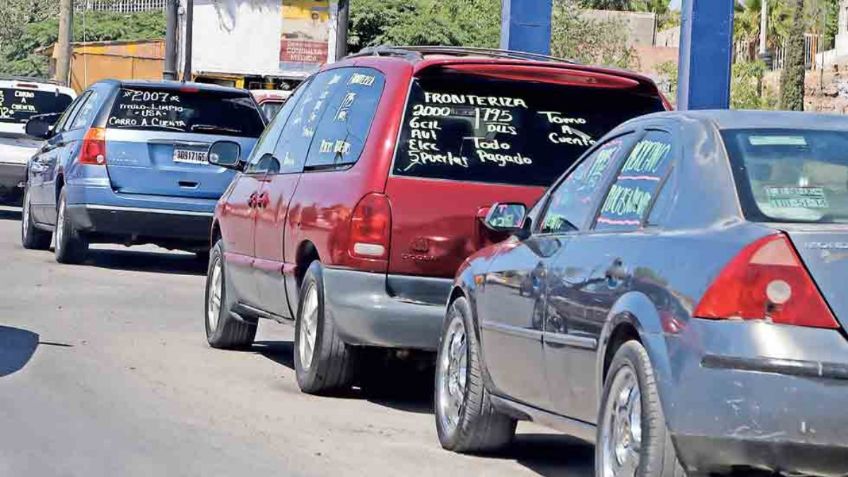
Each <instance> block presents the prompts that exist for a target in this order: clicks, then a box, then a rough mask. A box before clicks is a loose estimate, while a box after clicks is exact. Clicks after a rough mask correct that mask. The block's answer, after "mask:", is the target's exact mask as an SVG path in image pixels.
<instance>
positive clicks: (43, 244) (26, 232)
mask: <svg viewBox="0 0 848 477" xmlns="http://www.w3.org/2000/svg"><path fill="white" fill-rule="evenodd" d="M51 239H52V236H51V234H50V232H47V231H44V230H41V229H39V228H37V227H36V226H35V224H34V223H33V221H32V205H31V204H30V198H29V187H27V188H26V189H24V200H23V204H22V205H21V245H23V247H24V248H25V249H28V250H49V249H50V240H51Z"/></svg>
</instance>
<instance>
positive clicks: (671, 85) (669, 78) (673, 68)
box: [657, 61, 678, 103]
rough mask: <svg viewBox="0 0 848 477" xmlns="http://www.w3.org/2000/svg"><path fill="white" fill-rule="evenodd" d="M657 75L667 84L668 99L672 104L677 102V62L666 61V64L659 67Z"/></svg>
mask: <svg viewBox="0 0 848 477" xmlns="http://www.w3.org/2000/svg"><path fill="white" fill-rule="evenodd" d="M657 73H658V74H659V75H660V78H661V79H662V81H663V82H665V83H666V84H667V85H668V87H667V89H666V90H667V91H668V98H669V100H670V101H671V102H673V103H676V102H677V73H678V68H677V62H676V61H666V62H665V63H660V64H658V65H657Z"/></svg>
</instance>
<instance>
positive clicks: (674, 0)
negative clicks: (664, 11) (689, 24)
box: [671, 0, 680, 10]
mask: <svg viewBox="0 0 848 477" xmlns="http://www.w3.org/2000/svg"><path fill="white" fill-rule="evenodd" d="M671 8H672V9H674V10H680V0H671Z"/></svg>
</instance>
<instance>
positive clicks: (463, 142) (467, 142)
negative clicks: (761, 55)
mask: <svg viewBox="0 0 848 477" xmlns="http://www.w3.org/2000/svg"><path fill="white" fill-rule="evenodd" d="M662 110H664V107H663V103H662V100H661V99H660V97H659V96H658V95H644V94H636V93H633V92H631V91H627V90H618V89H610V88H604V89H601V88H589V87H578V86H570V85H559V84H552V83H543V82H538V83H537V82H529V81H515V80H506V79H494V78H484V77H480V76H473V75H459V74H454V75H451V74H438V75H431V76H426V77H421V78H418V79H416V80H415V82H414V83H413V85H412V91H411V93H410V99H409V101H408V104H407V110H406V116H405V119H404V124H403V130H402V133H401V136H400V142H399V146H398V152H397V157H396V158H395V163H394V167H393V173H394V175H396V176H408V177H423V178H432V179H449V180H458V181H473V182H486V183H501V184H515V185H533V186H548V185H550V184H552V183H553V182H554V180H556V178H557V177H559V176H560V175H561V174H562V173H563V171H565V170H566V169H567V168H568V167H569V166H570V165H571V164H572V163H573V162H574V161H575V160H576V159H577V158H578V157H580V155H582V154H583V152H585V151H586V150H587V149H588V148H589V147H591V146H592V145H593V144H594V143H595V142H596V141H597V140H598V139H600V138H601V137H602V136H603V135H604V134H606V133H607V132H609V131H610V130H611V129H613V128H614V127H616V126H618V125H619V124H621V123H622V122H624V121H626V120H628V119H630V118H633V117H635V116H640V115H642V114H646V113H651V112H656V111H662Z"/></svg>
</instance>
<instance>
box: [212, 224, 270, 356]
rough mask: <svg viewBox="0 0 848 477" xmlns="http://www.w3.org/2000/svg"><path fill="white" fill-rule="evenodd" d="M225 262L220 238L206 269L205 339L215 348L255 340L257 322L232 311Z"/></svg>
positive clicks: (243, 345) (245, 343) (242, 345)
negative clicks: (237, 315) (249, 320)
mask: <svg viewBox="0 0 848 477" xmlns="http://www.w3.org/2000/svg"><path fill="white" fill-rule="evenodd" d="M225 266H226V265H225V263H224V244H223V242H222V241H221V240H218V243H216V244H215V246H214V247H212V250H211V251H210V254H209V270H208V271H207V273H206V306H205V308H204V313H203V316H204V320H203V321H204V322H205V323H206V341H208V342H209V345H210V346H212V347H213V348H221V349H238V348H246V347H248V346H250V345H252V344H253V340H254V339H255V338H256V328H257V327H258V325H257V324H256V323H249V322H245V321H241V320H239V319H237V318H235V317H234V316H233V315H232V314H231V313H230V308H231V302H230V301H229V298H228V295H229V294H228V293H227V279H226V273H225V268H224V267H225Z"/></svg>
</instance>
